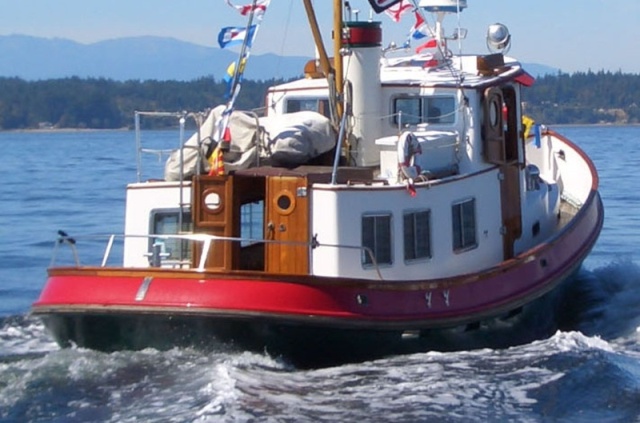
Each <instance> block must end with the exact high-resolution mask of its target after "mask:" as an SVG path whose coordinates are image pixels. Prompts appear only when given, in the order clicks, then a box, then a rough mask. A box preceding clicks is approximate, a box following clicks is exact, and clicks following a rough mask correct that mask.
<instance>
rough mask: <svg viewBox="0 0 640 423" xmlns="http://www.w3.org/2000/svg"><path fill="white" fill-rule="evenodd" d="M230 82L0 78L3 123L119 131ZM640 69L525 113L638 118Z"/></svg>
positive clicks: (537, 87) (547, 118)
mask: <svg viewBox="0 0 640 423" xmlns="http://www.w3.org/2000/svg"><path fill="white" fill-rule="evenodd" d="M281 82H283V81H281V80H277V81H276V80H268V81H244V83H243V86H242V91H241V92H240V95H239V97H238V101H237V103H236V105H237V108H239V109H244V110H252V109H257V108H260V107H263V106H264V98H265V93H266V90H267V88H268V87H269V86H271V85H273V84H277V83H281ZM225 90H226V83H225V82H224V81H222V80H218V81H217V80H215V79H214V78H211V77H208V78H200V79H196V80H193V81H189V82H180V81H124V82H120V81H113V80H108V79H82V78H64V79H52V80H43V81H25V80H22V79H19V78H0V129H5V130H7V129H28V128H42V127H56V128H96V129H114V128H125V127H131V126H132V125H133V115H134V111H136V110H142V111H169V112H178V111H183V110H187V111H199V110H204V109H206V108H208V107H212V106H215V105H218V104H222V103H224V102H225V98H224V93H225ZM639 98H640V75H633V74H623V73H621V72H617V73H611V72H597V73H594V72H586V73H574V74H571V75H569V74H563V73H560V74H557V75H547V76H544V77H542V78H539V79H538V80H537V81H536V83H535V84H534V85H533V86H532V87H530V88H527V89H525V90H524V95H523V100H524V104H525V112H526V113H527V114H528V115H530V116H531V117H533V118H534V119H535V120H537V121H538V122H544V123H547V124H565V123H580V124H593V123H640V107H639V104H638V102H639V100H638V99H639Z"/></svg>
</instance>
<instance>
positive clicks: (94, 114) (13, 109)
mask: <svg viewBox="0 0 640 423" xmlns="http://www.w3.org/2000/svg"><path fill="white" fill-rule="evenodd" d="M281 82H283V81H281V80H268V81H244V82H243V84H242V91H241V92H240V95H239V96H238V99H237V102H236V105H237V107H238V108H240V109H243V110H252V109H256V108H260V107H263V106H264V98H265V93H266V89H267V87H269V86H271V85H273V84H277V83H281ZM226 89H227V84H226V83H225V82H224V81H222V80H219V81H216V80H215V79H214V78H200V79H196V80H193V81H189V82H182V81H153V80H151V81H125V82H120V81H113V80H109V79H92V78H89V79H82V78H76V77H74V78H64V79H51V80H43V81H25V80H22V79H19V78H0V129H29V128H48V127H54V128H93V129H116V128H126V127H132V126H133V117H134V112H135V111H136V110H138V111H164V112H180V111H201V110H204V109H206V108H209V107H213V106H216V105H218V104H223V103H224V102H225V101H226V100H225V98H224V94H225V90H226Z"/></svg>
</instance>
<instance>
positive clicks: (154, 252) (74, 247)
mask: <svg viewBox="0 0 640 423" xmlns="http://www.w3.org/2000/svg"><path fill="white" fill-rule="evenodd" d="M58 235H59V236H58V239H57V240H56V242H55V246H54V250H53V255H52V258H51V263H50V266H49V267H57V266H58V264H57V262H58V255H59V252H60V247H61V246H64V245H66V246H68V247H69V248H70V250H71V254H72V256H73V265H74V266H75V267H82V266H83V264H82V263H81V261H80V255H79V253H78V243H79V241H84V242H87V243H89V244H94V243H97V242H106V247H105V249H104V253H103V254H102V257H101V258H99V257H98V256H95V257H93V258H92V259H93V260H94V262H97V261H100V264H99V267H108V263H109V261H110V260H111V259H112V254H113V251H114V246H115V245H123V244H124V240H125V239H126V238H143V239H148V240H149V243H150V245H151V249H150V250H149V251H147V253H145V256H146V257H148V259H149V266H148V267H149V268H153V267H173V268H181V269H184V268H189V269H194V270H196V271H198V272H204V271H206V270H208V269H209V268H208V267H207V260H208V258H209V251H211V248H212V246H213V244H214V243H215V242H237V243H241V244H280V245H288V246H299V247H300V246H303V247H307V248H309V249H316V248H338V249H345V250H359V251H360V252H361V253H364V254H366V255H367V256H368V257H369V258H370V259H371V263H372V264H373V266H372V268H373V270H375V272H376V274H377V276H378V278H379V279H380V280H383V279H384V278H383V277H382V274H381V272H380V268H379V266H378V262H377V260H376V257H375V255H374V254H373V251H372V250H371V249H370V248H368V247H364V246H361V245H346V244H323V243H320V242H318V241H317V240H315V239H314V240H312V241H311V242H302V241H278V240H271V239H255V238H242V237H225V236H217V235H210V234H193V233H190V234H152V235H124V234H110V235H95V236H85V237H71V236H69V235H68V234H66V233H65V232H63V231H59V232H58ZM167 240H178V241H190V242H193V243H199V244H201V245H202V248H201V249H200V257H197V260H195V261H193V263H197V266H195V267H192V260H191V258H188V257H187V258H185V259H178V260H175V259H167V257H168V255H167V253H165V252H163V249H162V248H161V247H162V244H160V243H158V241H167ZM192 251H193V250H192ZM123 254H124V252H123Z"/></svg>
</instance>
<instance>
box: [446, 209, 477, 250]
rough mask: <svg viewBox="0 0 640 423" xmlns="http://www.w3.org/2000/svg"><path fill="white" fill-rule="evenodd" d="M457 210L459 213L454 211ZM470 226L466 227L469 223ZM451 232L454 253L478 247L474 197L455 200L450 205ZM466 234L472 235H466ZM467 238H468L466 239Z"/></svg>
mask: <svg viewBox="0 0 640 423" xmlns="http://www.w3.org/2000/svg"><path fill="white" fill-rule="evenodd" d="M456 210H459V213H456ZM469 218H471V219H472V221H471V223H472V225H473V227H472V228H466V226H467V225H468V224H469V223H470V222H469V221H468V219H469ZM451 234H452V237H451V239H452V249H453V252H454V253H462V252H465V251H469V250H473V249H475V248H477V247H478V213H477V207H476V199H475V197H472V198H467V199H464V200H460V201H456V202H455V203H453V204H452V205H451ZM468 235H473V236H472V237H468ZM467 238H469V239H467Z"/></svg>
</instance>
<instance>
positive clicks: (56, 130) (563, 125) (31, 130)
mask: <svg viewBox="0 0 640 423" xmlns="http://www.w3.org/2000/svg"><path fill="white" fill-rule="evenodd" d="M540 124H541V125H544V126H547V127H555V128H566V127H571V126H592V127H621V126H640V123H544V122H540ZM176 129H177V127H176ZM148 130H150V131H153V130H160V131H163V130H167V131H172V130H174V128H163V129H148ZM130 131H134V129H133V128H126V127H125V128H111V129H104V128H27V129H0V133H36V134H37V133H42V134H47V133H64V132H130Z"/></svg>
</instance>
